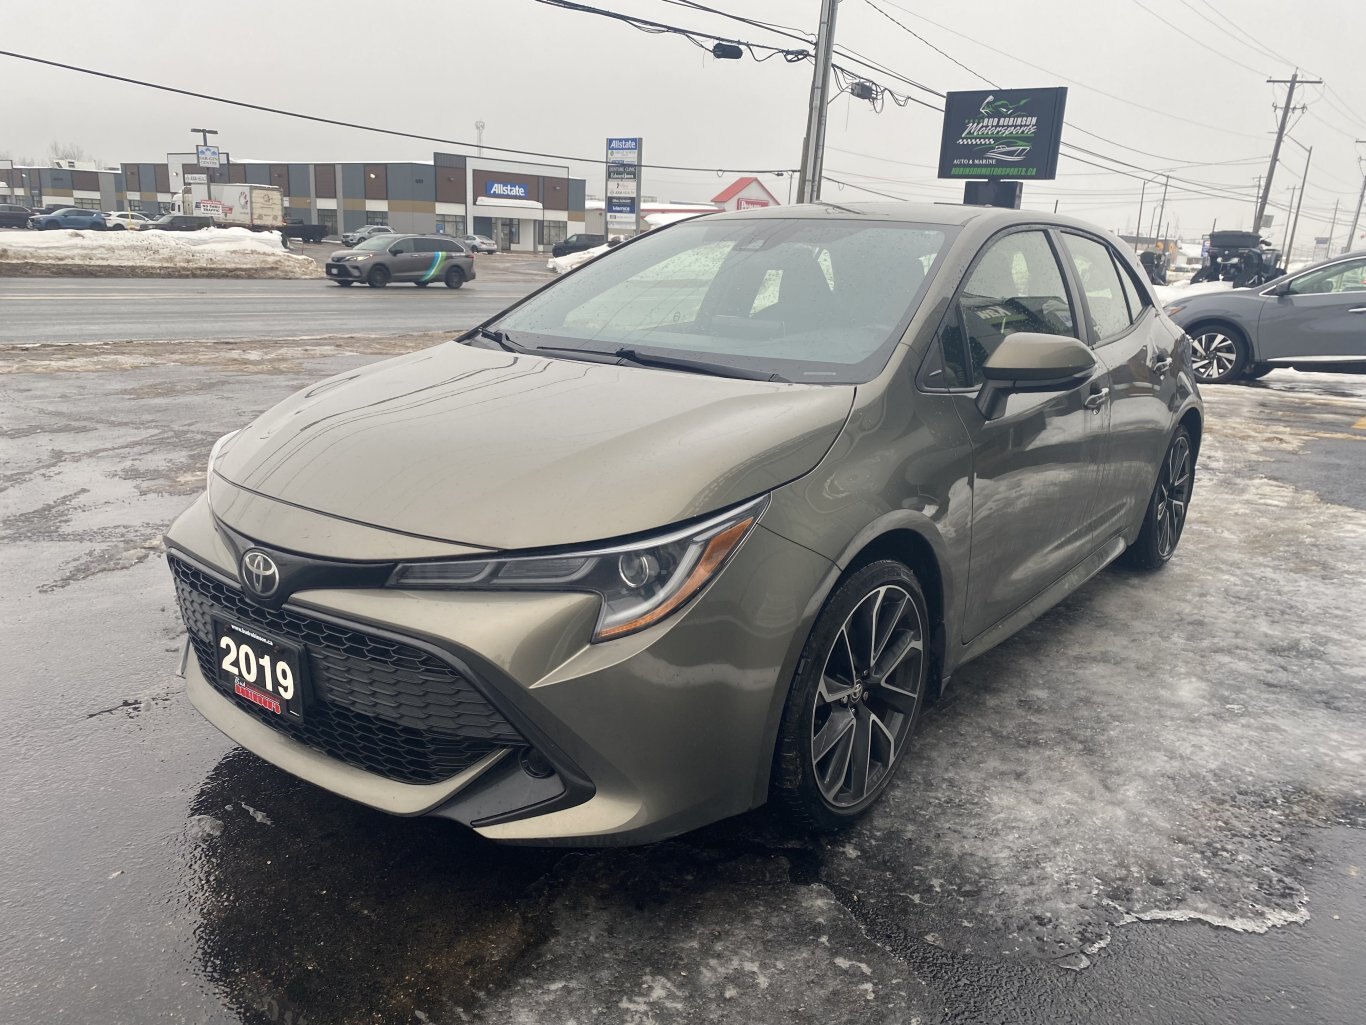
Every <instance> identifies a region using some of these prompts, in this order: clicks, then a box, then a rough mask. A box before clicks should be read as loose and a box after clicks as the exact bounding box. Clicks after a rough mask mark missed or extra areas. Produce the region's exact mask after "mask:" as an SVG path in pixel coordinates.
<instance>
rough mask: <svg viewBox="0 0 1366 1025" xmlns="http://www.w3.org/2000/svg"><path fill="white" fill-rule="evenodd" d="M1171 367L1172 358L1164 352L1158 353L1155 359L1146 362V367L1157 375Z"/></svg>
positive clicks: (1159, 375)
mask: <svg viewBox="0 0 1366 1025" xmlns="http://www.w3.org/2000/svg"><path fill="white" fill-rule="evenodd" d="M1171 368H1172V358H1171V357H1170V356H1168V355H1167V354H1166V353H1165V352H1164V353H1162V354H1161V355H1159V356H1158V357H1157V359H1155V360H1153V361H1152V362H1151V363H1149V364H1148V369H1149V370H1151V371H1152V372H1153V373H1154V374H1156V375H1157V376H1158V377H1161V376H1162V375H1163V374H1165V373H1166V372H1167V371H1168V370H1170V369H1171Z"/></svg>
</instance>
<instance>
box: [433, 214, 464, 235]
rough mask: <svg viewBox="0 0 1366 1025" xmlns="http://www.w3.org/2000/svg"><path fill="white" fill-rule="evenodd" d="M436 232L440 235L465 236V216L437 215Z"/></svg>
mask: <svg viewBox="0 0 1366 1025" xmlns="http://www.w3.org/2000/svg"><path fill="white" fill-rule="evenodd" d="M436 230H437V231H438V232H440V233H441V234H442V235H457V236H459V235H463V234H465V215H464V214H437V215H436Z"/></svg>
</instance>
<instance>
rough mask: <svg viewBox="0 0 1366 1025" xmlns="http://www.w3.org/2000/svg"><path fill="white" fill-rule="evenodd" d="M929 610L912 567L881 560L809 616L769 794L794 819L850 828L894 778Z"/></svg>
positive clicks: (925, 662)
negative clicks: (811, 620)
mask: <svg viewBox="0 0 1366 1025" xmlns="http://www.w3.org/2000/svg"><path fill="white" fill-rule="evenodd" d="M928 641H929V615H928V612H927V608H926V605H925V597H924V593H923V592H922V591H921V589H920V584H919V582H918V581H917V580H916V578H915V574H914V573H912V572H911V570H910V569H909V568H907V567H906V566H905V565H903V564H902V563H900V562H896V561H894V560H891V559H882V560H879V561H877V562H874V563H871V564H870V565H867V566H865V567H863V568H862V569H861V570H859V571H858V572H857V573H855V574H853V576H851V577H850V578H849V579H848V580H846V581H845V582H844V583H843V584H841V585H840V586H839V587H838V588H837V589H836V590H835V592H834V594H832V595H831V596H830V598H829V600H828V601H827V602H826V603H825V608H823V609H822V610H821V612H820V615H819V616H817V617H816V623H815V625H814V626H813V627H812V629H811V635H810V637H809V638H807V642H806V647H805V649H804V650H803V652H802V658H801V661H800V662H799V663H798V664H797V672H796V676H795V677H794V678H793V681H792V688H791V690H790V692H789V694H788V698H787V705H786V707H785V708H784V710H783V718H782V723H781V725H780V726H779V732H778V747H777V751H776V753H775V762H774V771H773V784H772V793H773V796H774V797H775V798H776V799H777V800H778V801H779V802H780V803H781V804H782V805H783V806H784V807H785V808H786V809H787V811H788V813H789V814H790V815H791V816H792V817H793V818H794V819H796V820H797V821H798V822H799V823H800V824H801V825H803V826H804V827H806V828H808V829H813V830H816V831H820V832H831V831H834V830H836V829H840V828H842V827H844V826H847V825H849V824H851V823H852V822H854V821H855V820H856V819H858V818H859V816H861V815H862V814H863V813H864V812H866V811H867V810H868V808H869V807H871V806H872V804H873V802H874V801H876V800H877V799H878V797H879V796H880V795H881V794H882V792H883V791H884V790H885V789H886V788H887V785H888V784H889V783H890V782H891V779H892V775H893V773H895V772H896V768H897V766H898V765H899V764H900V762H901V758H902V756H903V755H904V754H905V752H906V748H907V746H908V745H909V743H910V738H911V733H912V731H913V730H914V728H915V724H916V721H917V720H918V718H919V715H920V706H921V701H922V698H923V696H924V692H925V686H926V681H927V678H928V669H929V652H928V651H927V644H928Z"/></svg>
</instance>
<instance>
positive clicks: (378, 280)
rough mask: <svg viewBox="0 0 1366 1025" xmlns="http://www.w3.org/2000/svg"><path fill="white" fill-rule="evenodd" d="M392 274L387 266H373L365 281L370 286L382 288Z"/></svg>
mask: <svg viewBox="0 0 1366 1025" xmlns="http://www.w3.org/2000/svg"><path fill="white" fill-rule="evenodd" d="M391 277H392V275H391V274H390V273H389V268H387V267H373V268H371V270H370V273H369V275H367V277H366V279H365V283H366V284H367V285H369V286H370V287H371V288H383V287H384V286H385V285H387V284H388V283H389V281H390V278H391Z"/></svg>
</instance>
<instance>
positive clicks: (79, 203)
mask: <svg viewBox="0 0 1366 1025" xmlns="http://www.w3.org/2000/svg"><path fill="white" fill-rule="evenodd" d="M71 205H72V206H74V207H75V208H76V209H77V210H102V209H104V208H103V207H102V206H100V201H99V200H98V199H78V200H76V201H74V202H73V203H72V204H71Z"/></svg>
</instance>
